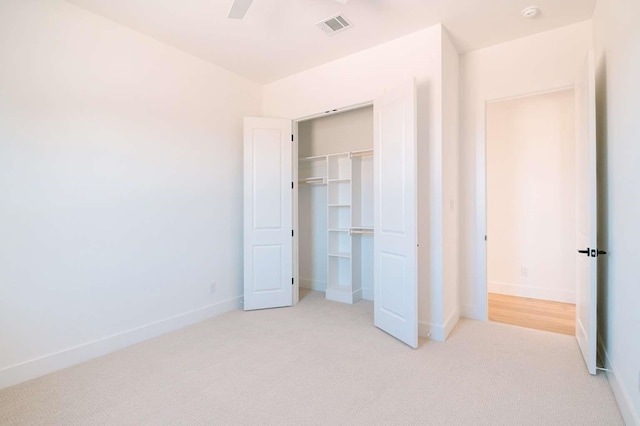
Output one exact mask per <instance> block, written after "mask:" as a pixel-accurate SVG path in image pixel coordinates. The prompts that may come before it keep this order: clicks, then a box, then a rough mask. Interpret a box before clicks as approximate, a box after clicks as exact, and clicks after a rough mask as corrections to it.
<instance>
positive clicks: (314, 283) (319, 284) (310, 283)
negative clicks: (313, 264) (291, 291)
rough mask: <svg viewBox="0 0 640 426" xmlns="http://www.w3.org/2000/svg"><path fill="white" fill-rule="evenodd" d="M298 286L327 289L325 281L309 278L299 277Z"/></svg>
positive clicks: (318, 289)
mask: <svg viewBox="0 0 640 426" xmlns="http://www.w3.org/2000/svg"><path fill="white" fill-rule="evenodd" d="M300 288H306V289H308V290H313V291H322V292H324V291H326V290H327V282H326V281H318V280H310V279H307V278H300Z"/></svg>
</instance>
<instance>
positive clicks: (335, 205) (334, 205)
mask: <svg viewBox="0 0 640 426" xmlns="http://www.w3.org/2000/svg"><path fill="white" fill-rule="evenodd" d="M329 207H351V204H329Z"/></svg>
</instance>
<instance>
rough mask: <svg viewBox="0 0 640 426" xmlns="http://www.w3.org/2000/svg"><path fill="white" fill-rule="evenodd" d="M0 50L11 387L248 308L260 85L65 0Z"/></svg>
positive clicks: (1, 244) (3, 21) (11, 19)
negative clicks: (250, 193) (247, 165)
mask: <svg viewBox="0 0 640 426" xmlns="http://www.w3.org/2000/svg"><path fill="white" fill-rule="evenodd" d="M0 64H1V65H0V204H1V205H0V235H1V237H0V259H1V260H0V262H1V267H0V283H1V285H0V387H3V386H7V385H10V384H12V383H16V382H19V381H22V380H25V379H27V378H30V377H34V376H37V375H40V374H44V373H47V372H49V371H52V370H55V369H57V368H61V367H64V366H67V365H70V364H72V363H75V362H79V361H82V360H85V359H87V358H90V357H92V356H96V355H99V354H102V353H105V352H108V351H111V350H114V349H117V348H119V347H122V346H126V345H127V344H131V343H135V342H137V341H140V340H143V339H145V338H148V337H151V336H154V335H157V334H160V333H162V332H166V331H168V330H171V329H174V328H176V327H179V326H182V325H185V324H187V323H191V322H195V321H198V320H202V319H204V318H206V317H209V316H212V315H214V314H216V313H218V312H222V311H224V310H229V309H233V308H237V307H239V306H240V296H241V283H242V238H239V236H240V235H242V119H241V117H242V116H244V115H250V114H258V113H259V111H260V109H261V99H260V96H261V89H260V87H259V86H258V85H256V84H254V83H251V82H249V81H247V80H245V79H243V78H240V77H237V76H235V75H233V74H231V73H229V72H227V71H225V70H222V69H220V68H218V67H215V66H212V65H211V64H208V63H206V62H203V61H202V60H199V59H196V58H195V57H192V56H189V55H187V54H184V53H181V52H179V51H177V50H176V49H173V48H171V47H168V46H166V45H163V44H161V43H158V42H156V41H154V40H152V39H150V38H148V37H145V36H142V35H140V34H138V33H135V32H133V31H131V30H129V29H126V28H124V27H122V26H119V25H117V24H114V23H113V22H111V21H108V20H106V19H103V18H99V17H98V16H96V15H93V14H91V13H88V12H86V11H84V10H82V9H79V8H76V7H74V6H72V5H69V4H67V3H65V2H62V1H57V0H50V1H44V0H43V1H36V0H33V1H3V2H2V3H0ZM213 281H215V282H216V284H217V287H216V292H215V293H214V294H210V292H209V291H210V284H211V283H212V282H213Z"/></svg>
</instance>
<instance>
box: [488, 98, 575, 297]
mask: <svg viewBox="0 0 640 426" xmlns="http://www.w3.org/2000/svg"><path fill="white" fill-rule="evenodd" d="M575 163H576V156H575V114H574V96H573V89H568V90H561V91H556V92H552V93H546V94H541V95H535V96H526V97H521V98H516V99H510V100H505V101H499V102H492V103H490V104H488V105H487V232H488V235H489V239H488V241H487V247H488V249H487V276H488V280H489V291H490V292H492V293H501V294H509V295H514V296H524V297H531V298H535V299H545V300H555V301H558V302H565V303H575V292H576V252H575V250H576V189H577V188H576V175H575V174H576V167H575Z"/></svg>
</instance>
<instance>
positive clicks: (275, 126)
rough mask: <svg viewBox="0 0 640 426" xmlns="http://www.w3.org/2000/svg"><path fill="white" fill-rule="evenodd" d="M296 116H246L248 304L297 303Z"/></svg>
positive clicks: (254, 306)
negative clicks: (294, 268) (294, 271)
mask: <svg viewBox="0 0 640 426" xmlns="http://www.w3.org/2000/svg"><path fill="white" fill-rule="evenodd" d="M291 145H292V143H291V121H289V120H281V119H270V118H253V117H248V118H245V120H244V309H245V310H252V309H264V308H276V307H280V306H291V304H292V284H291V280H292V277H293V274H292V244H293V241H292V240H293V239H292V235H291V234H292V229H293V226H292V204H291V200H292V190H291V182H292V180H291V179H292V163H291V160H292V157H291Z"/></svg>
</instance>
